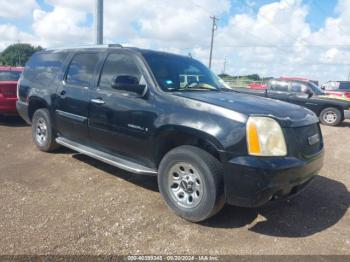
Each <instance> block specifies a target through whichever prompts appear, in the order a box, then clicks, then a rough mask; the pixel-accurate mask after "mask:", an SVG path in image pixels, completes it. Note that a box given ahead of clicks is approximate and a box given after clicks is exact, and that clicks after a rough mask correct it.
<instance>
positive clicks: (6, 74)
mask: <svg viewBox="0 0 350 262" xmlns="http://www.w3.org/2000/svg"><path fill="white" fill-rule="evenodd" d="M20 76H21V72H18V71H0V81H18V79H19V77H20Z"/></svg>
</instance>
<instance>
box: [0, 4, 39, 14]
mask: <svg viewBox="0 0 350 262" xmlns="http://www.w3.org/2000/svg"><path fill="white" fill-rule="evenodd" d="M0 6H1V8H0V17H3V18H19V17H23V16H27V15H30V14H31V12H32V11H33V9H34V8H36V7H37V3H36V1H35V0H21V1H9V0H0Z"/></svg>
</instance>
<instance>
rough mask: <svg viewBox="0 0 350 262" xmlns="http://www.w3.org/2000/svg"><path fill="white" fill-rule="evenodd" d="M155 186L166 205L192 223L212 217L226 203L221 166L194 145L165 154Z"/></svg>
mask: <svg viewBox="0 0 350 262" xmlns="http://www.w3.org/2000/svg"><path fill="white" fill-rule="evenodd" d="M158 186H159V191H160V193H161V194H162V196H163V198H164V199H165V202H166V203H167V205H168V206H169V207H170V208H171V209H172V210H173V211H174V212H175V213H176V214H177V215H179V216H181V217H182V218H184V219H186V220H189V221H192V222H199V221H203V220H205V219H208V218H209V217H211V216H213V215H215V214H216V213H217V212H219V211H220V210H221V208H222V207H223V205H224V203H225V201H224V189H223V178H222V167H221V163H220V162H219V161H218V160H217V159H216V158H214V157H213V156H212V155H210V154H209V153H207V152H205V151H203V150H201V149H199V148H196V147H193V146H181V147H178V148H175V149H173V150H171V151H170V152H169V153H167V154H166V155H165V157H164V158H163V160H162V161H161V163H160V167H159V174H158Z"/></svg>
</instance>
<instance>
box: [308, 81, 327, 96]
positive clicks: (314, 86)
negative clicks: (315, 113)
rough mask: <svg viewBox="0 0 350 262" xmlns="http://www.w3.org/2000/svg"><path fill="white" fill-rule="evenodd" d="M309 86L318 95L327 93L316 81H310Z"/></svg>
mask: <svg viewBox="0 0 350 262" xmlns="http://www.w3.org/2000/svg"><path fill="white" fill-rule="evenodd" d="M309 86H310V88H311V90H312V92H313V93H314V94H316V95H324V94H325V92H324V91H323V90H322V89H321V88H320V87H319V86H318V85H316V84H315V83H313V82H309Z"/></svg>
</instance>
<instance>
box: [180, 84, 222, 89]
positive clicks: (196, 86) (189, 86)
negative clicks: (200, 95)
mask: <svg viewBox="0 0 350 262" xmlns="http://www.w3.org/2000/svg"><path fill="white" fill-rule="evenodd" d="M178 90H181V91H186V90H190V91H192V90H211V91H219V90H220V89H219V88H216V87H214V86H212V85H209V84H207V83H191V84H186V85H185V86H184V87H183V88H180V89H178Z"/></svg>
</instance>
